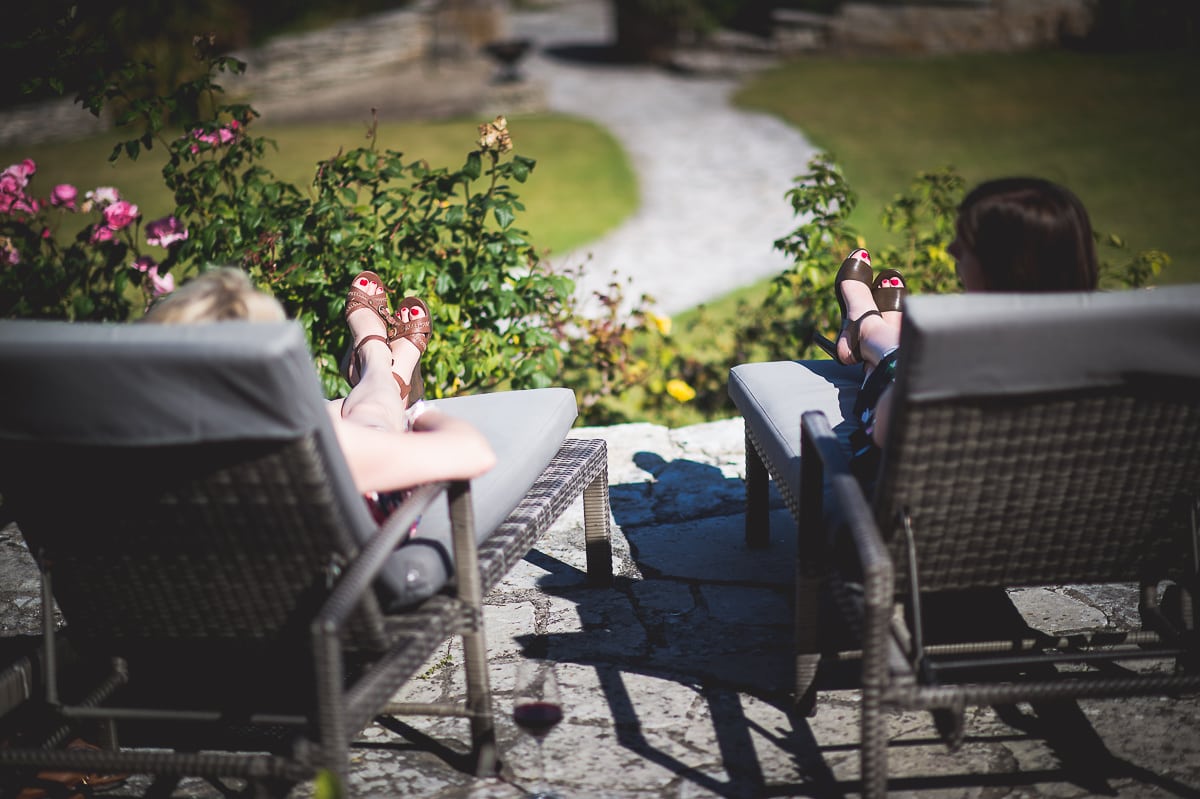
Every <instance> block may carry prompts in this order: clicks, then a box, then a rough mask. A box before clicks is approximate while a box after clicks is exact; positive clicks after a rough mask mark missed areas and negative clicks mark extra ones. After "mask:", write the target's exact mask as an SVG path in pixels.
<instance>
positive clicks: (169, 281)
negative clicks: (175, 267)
mask: <svg viewBox="0 0 1200 799" xmlns="http://www.w3.org/2000/svg"><path fill="white" fill-rule="evenodd" d="M146 274H147V275H149V276H150V285H151V286H153V287H154V294H155V296H158V295H161V294H170V293H171V292H172V291H174V290H175V276H174V275H159V274H158V267H157V266H152V267H150V270H149V271H148V272H147V273H146Z"/></svg>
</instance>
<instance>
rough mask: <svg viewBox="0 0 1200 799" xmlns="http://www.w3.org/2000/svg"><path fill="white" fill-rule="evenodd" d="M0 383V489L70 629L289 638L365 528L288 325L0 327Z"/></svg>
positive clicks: (152, 640)
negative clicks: (43, 565) (44, 568)
mask: <svg viewBox="0 0 1200 799" xmlns="http://www.w3.org/2000/svg"><path fill="white" fill-rule="evenodd" d="M0 375H3V380H2V383H3V390H2V391H0V495H3V501H4V504H5V507H6V509H8V508H11V510H12V512H13V514H14V515H15V517H16V519H17V521H18V524H19V526H20V528H21V532H22V534H23V535H24V536H25V538H26V540H27V541H28V543H29V545H30V548H31V549H32V550H33V552H34V553H35V555H36V556H38V557H39V558H41V559H43V560H45V561H46V562H47V563H48V564H49V565H50V567H51V576H52V579H53V586H54V592H55V598H56V599H57V600H58V603H59V606H60V608H61V610H62V612H63V614H64V617H65V618H66V621H67V625H68V630H69V631H70V632H71V634H72V635H73V636H75V637H77V638H88V639H92V640H95V641H104V642H107V643H109V644H111V645H112V646H113V648H114V649H120V648H121V647H122V646H125V645H130V646H132V645H135V644H142V645H145V646H154V645H161V644H162V643H164V642H171V641H174V642H180V643H182V644H184V645H190V644H195V645H201V644H202V643H203V642H206V641H208V642H212V641H226V642H232V641H247V640H250V641H254V640H257V641H263V642H271V641H274V642H278V641H280V640H282V639H288V638H290V639H291V640H293V641H297V642H299V641H303V640H307V637H308V625H309V624H310V623H311V621H312V618H313V615H314V612H315V609H316V608H317V607H318V605H319V603H320V602H321V600H322V599H323V597H324V596H325V595H326V593H327V592H328V590H329V587H330V584H331V582H332V581H333V579H334V578H335V577H336V574H337V570H338V567H339V564H340V563H342V562H344V560H345V559H346V558H347V557H348V556H349V555H350V554H352V553H353V552H354V551H355V550H356V544H355V541H356V540H359V538H358V537H363V536H364V534H365V533H367V532H368V531H369V529H371V528H372V527H373V525H372V522H371V519H370V516H369V514H368V513H367V512H366V509H365V506H364V505H363V502H362V500H361V498H360V497H359V496H358V495H357V493H356V492H355V490H354V487H353V483H352V481H351V478H350V475H349V472H348V469H347V467H346V465H345V462H344V460H343V459H342V457H341V453H340V451H339V450H338V448H337V443H336V440H335V439H334V435H333V431H332V427H331V425H330V422H329V419H328V416H327V412H326V410H325V407H324V399H323V397H322V395H321V391H320V387H319V383H318V380H317V377H316V374H315V372H314V370H313V367H312V362H311V357H310V355H309V352H308V349H307V346H306V343H305V339H304V335H303V331H302V330H301V328H300V327H299V326H298V325H297V324H295V323H293V322H286V323H271V324H267V323H249V322H222V323H217V324H202V325H178V326H164V325H140V324H125V325H104V324H86V323H64V322H47V321H5V322H0ZM356 536H357V537H356ZM368 604H370V603H368ZM366 610H367V611H371V610H372V609H371V608H367V609H366ZM376 610H377V609H376ZM375 616H377V614H375V613H371V612H366V613H364V619H367V620H370V619H372V618H374V617H375ZM360 626H362V627H363V628H364V630H363V631H364V632H366V633H367V634H369V635H374V634H376V633H378V629H377V628H376V625H375V623H373V622H371V623H368V622H362V621H361V620H360Z"/></svg>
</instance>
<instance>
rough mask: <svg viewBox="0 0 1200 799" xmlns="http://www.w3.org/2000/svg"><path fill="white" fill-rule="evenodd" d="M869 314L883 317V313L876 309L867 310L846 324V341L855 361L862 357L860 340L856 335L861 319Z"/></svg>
mask: <svg viewBox="0 0 1200 799" xmlns="http://www.w3.org/2000/svg"><path fill="white" fill-rule="evenodd" d="M869 316H878V317H879V318H880V319H882V318H883V314H881V313H880V312H879V311H876V310H870V311H867V312H866V313H865V314H863V315H862V316H860V317H858V318H857V319H855V320H854V321H853V322H849V323H847V324H846V343H847V344H849V345H850V354H851V355H853V356H854V359H855V360H856V361H861V360H862V359H863V357H862V349H861V347H862V341H861V339H860V338H859V335H858V329H859V327H860V326H861V325H862V320H864V319H866V318H867V317H869Z"/></svg>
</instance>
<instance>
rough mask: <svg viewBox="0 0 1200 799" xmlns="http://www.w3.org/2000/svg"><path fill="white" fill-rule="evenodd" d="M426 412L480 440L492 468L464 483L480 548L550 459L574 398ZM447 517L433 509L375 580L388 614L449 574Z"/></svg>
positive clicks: (495, 401) (475, 401) (498, 399)
mask: <svg viewBox="0 0 1200 799" xmlns="http://www.w3.org/2000/svg"><path fill="white" fill-rule="evenodd" d="M430 404H431V405H433V406H434V407H436V408H437V409H438V410H441V411H443V412H445V413H447V414H450V415H452V416H455V417H458V418H460V419H464V420H466V421H468V422H470V423H471V424H473V425H474V426H475V427H476V428H478V429H479V430H480V431H481V432H482V433H483V434H484V436H486V437H487V440H488V443H490V444H491V446H492V449H493V450H494V451H495V453H496V461H497V462H496V466H495V468H493V469H492V470H491V471H489V472H488V473H487V474H485V475H483V476H481V477H478V478H476V479H474V480H472V481H471V504H472V509H473V511H474V515H475V537H476V540H477V541H479V542H482V541H483V540H484V539H485V538H487V536H488V535H489V534H490V533H491V532H492V531H494V530H495V529H496V527H498V526H499V525H500V523H501V522H503V521H504V519H505V518H506V517H507V516H508V514H509V513H511V512H512V510H513V509H514V508H515V507H516V506H517V503H519V502H520V501H521V498H522V497H523V496H525V493H526V492H527V491H529V488H530V486H532V485H533V483H534V481H535V480H537V478H538V475H540V474H541V473H542V471H543V470H544V469H545V468H546V466H547V465H548V464H549V463H550V460H551V459H552V458H553V457H554V455H555V453H557V452H558V448H559V447H560V446H561V445H562V442H563V440H564V439H565V438H566V437H567V433H568V432H569V431H570V429H571V425H573V424H574V423H575V417H576V414H577V409H576V405H575V394H574V393H573V392H571V391H570V390H569V389H566V388H541V389H529V390H525V391H500V392H495V393H492V394H478V395H474V396H465V397H452V398H449V399H440V400H433V401H432V402H430ZM453 557H454V555H453V547H452V546H451V541H450V517H449V513H448V511H447V509H446V504H445V503H444V502H437V503H435V505H434V507H433V508H431V509H430V512H428V513H427V514H426V515H425V516H424V517H423V518H422V519H421V522H420V524H419V525H418V526H417V534H416V536H415V537H414V538H413V539H412V540H411V541H410V542H409V543H407V544H405V545H404V546H402V547H401V548H400V549H399V550H397V552H396V554H394V555H392V557H391V558H390V559H389V560H388V563H387V565H386V566H385V567H384V571H383V574H382V578H381V579H382V581H383V583H384V584H385V585H386V587H387V589H388V592H389V594H390V599H391V601H390V606H391V607H393V608H398V607H403V606H405V605H411V604H413V603H415V602H419V601H421V600H423V599H426V598H428V597H429V596H432V595H433V594H434V593H436V592H437V591H439V590H440V589H441V588H442V587H443V586H444V585H445V584H446V582H447V580H449V579H450V575H451V574H453V563H454V560H453Z"/></svg>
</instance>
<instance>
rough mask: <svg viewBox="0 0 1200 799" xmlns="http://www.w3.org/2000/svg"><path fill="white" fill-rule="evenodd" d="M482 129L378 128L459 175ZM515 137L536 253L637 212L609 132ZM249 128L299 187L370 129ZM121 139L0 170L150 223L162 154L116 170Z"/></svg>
mask: <svg viewBox="0 0 1200 799" xmlns="http://www.w3.org/2000/svg"><path fill="white" fill-rule="evenodd" d="M480 121H482V120H473V119H472V120H456V121H449V122H436V123H421V124H399V123H393V124H388V123H380V126H379V147H380V148H384V149H392V150H398V151H400V152H402V153H404V156H405V158H406V159H412V160H416V159H418V158H424V159H426V160H427V161H429V162H430V163H431V164H433V165H434V166H447V167H455V168H457V167H459V166H461V165H462V163H463V161H464V159H465V157H466V154H467V153H468V152H469V151H470V150H472V149H475V148H476V138H477V137H478V133H477V131H476V126H477V125H478V124H479V122H480ZM509 129H510V131H511V132H512V137H513V142H514V145H515V146H514V152H516V153H519V154H520V155H523V156H526V157H528V158H533V159H535V160H536V161H537V166H536V168H535V169H534V171H533V173H532V175H531V176H530V178H529V180H528V181H527V182H526V183H525V184H523V185H518V186H517V187H516V188H517V193H518V195H519V196H520V198H521V200H522V202H523V203H524V204H525V207H526V211H525V213H524V214H523V215H521V216H518V218H517V223H516V224H517V226H518V227H521V228H523V229H525V230H527V231H529V233H530V240H531V241H533V242H534V243H535V244H536V245H537V246H538V247H539V248H541V249H543V250H548V251H553V252H563V251H566V250H569V249H572V248H574V247H577V246H579V245H582V244H585V243H587V242H589V241H592V240H595V239H597V238H599V237H600V236H601V235H603V234H604V233H605V232H607V231H608V230H610V229H611V228H613V227H616V226H617V225H618V224H619V223H620V222H621V221H622V220H623V219H625V217H627V216H628V215H629V214H630V213H632V212H633V210H634V208H635V207H636V205H637V201H638V197H637V181H636V179H635V177H634V175H633V172H632V169H631V167H630V164H629V162H628V160H627V158H626V156H625V153H624V151H623V150H622V149H621V147H620V145H619V144H618V143H617V142H616V140H615V139H614V138H613V137H612V136H611V135H609V134H608V132H607V131H605V130H603V129H602V128H600V127H598V126H596V125H594V124H592V123H591V122H587V121H584V120H581V119H576V118H572V117H566V116H560V115H552V114H545V115H534V116H528V117H514V118H512V119H510V120H509ZM252 130H253V131H255V132H256V133H258V134H260V135H263V136H267V137H269V138H272V139H274V140H275V141H276V142H277V143H278V145H279V149H278V151H277V152H275V153H274V154H272V155H271V156H270V158H269V159H268V161H267V165H268V166H269V167H270V168H271V169H272V170H273V171H274V172H275V174H276V175H277V176H278V177H279V178H281V179H283V180H287V181H289V182H291V183H294V184H295V185H296V186H298V187H300V188H301V189H305V188H307V187H308V186H309V184H310V183H311V182H312V178H313V175H314V173H315V170H316V164H317V162H318V161H320V160H322V159H325V158H328V157H329V156H331V155H333V154H334V153H336V152H337V151H338V148H339V147H341V148H344V149H350V148H353V147H359V146H362V145H363V144H364V142H365V139H364V133H365V127H364V126H363V125H362V124H359V123H346V124H329V125H295V126H271V125H268V124H266V123H263V124H262V125H261V126H256V127H255V128H252ZM118 138H119V137H118V136H117V135H116V134H112V135H106V136H101V137H96V138H92V139H87V140H84V141H78V142H71V143H59V144H44V145H35V146H28V147H12V146H9V147H3V148H0V168H2V166H6V165H8V164H12V163H16V162H18V161H20V160H21V159H23V158H32V159H34V161H36V162H37V164H38V172H37V174H36V175H35V176H34V178H33V184H32V188H33V190H34V193H35V194H36V195H38V196H45V195H46V194H48V193H49V191H50V189H51V187H53V186H54V185H55V184H57V183H71V184H74V185H75V186H77V187H79V188H80V190H81V191H84V190H87V189H90V188H94V187H96V186H115V187H116V188H118V189H119V190H120V191H121V194H122V196H124V197H125V198H126V199H128V200H130V201H131V202H133V203H135V204H137V205H138V207H139V208H140V209H141V211H142V214H143V218H145V219H154V218H156V217H158V216H162V215H164V214H166V213H169V212H170V211H171V209H172V208H173V203H172V202H171V198H170V196H169V194H168V193H167V191H166V189H165V188H164V187H163V183H162V176H161V174H160V170H161V165H162V162H161V160H160V153H161V150H160V149H158V148H155V149H154V150H152V151H150V152H149V153H144V154H143V155H142V157H141V158H139V159H138V160H137V161H130V160H128V159H126V158H121V159H120V160H118V161H117V162H116V163H115V164H110V163H108V162H107V161H106V158H107V157H108V154H109V152H110V151H111V150H112V147H113V144H115V143H116V141H117V140H118ZM581 187H586V191H584V190H581Z"/></svg>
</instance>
